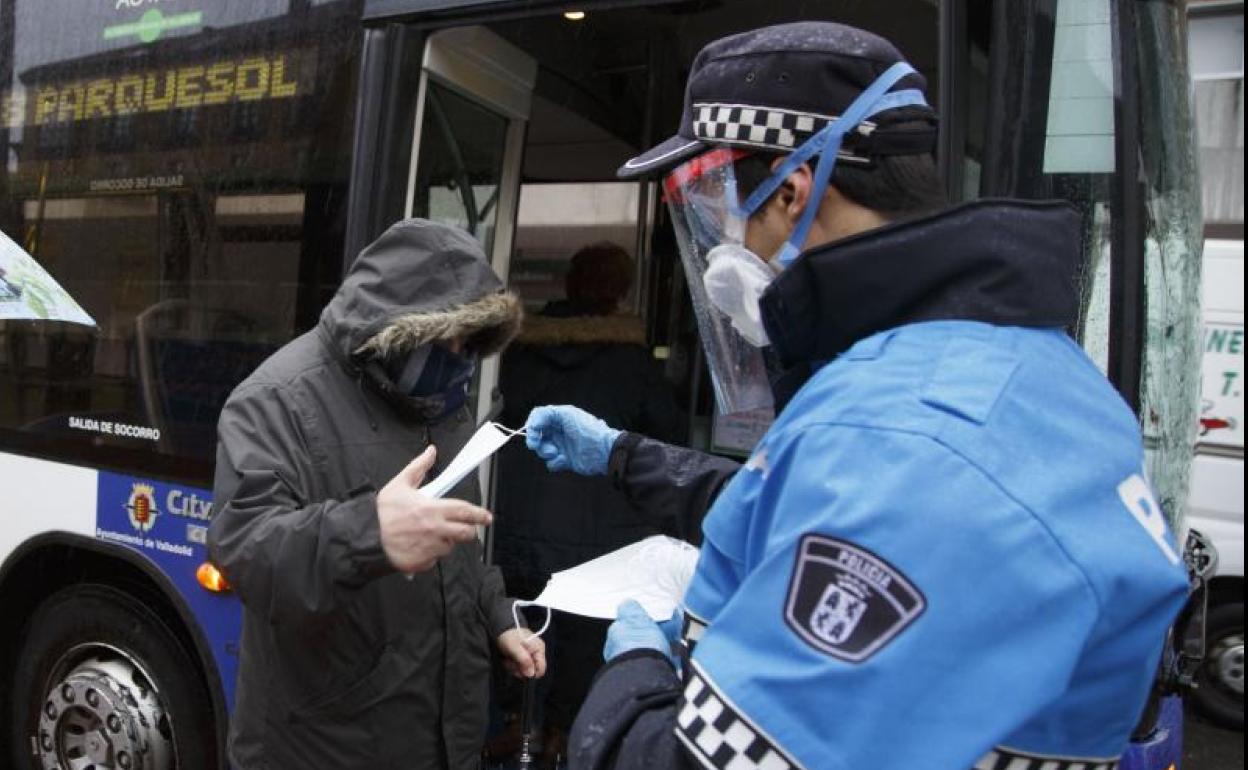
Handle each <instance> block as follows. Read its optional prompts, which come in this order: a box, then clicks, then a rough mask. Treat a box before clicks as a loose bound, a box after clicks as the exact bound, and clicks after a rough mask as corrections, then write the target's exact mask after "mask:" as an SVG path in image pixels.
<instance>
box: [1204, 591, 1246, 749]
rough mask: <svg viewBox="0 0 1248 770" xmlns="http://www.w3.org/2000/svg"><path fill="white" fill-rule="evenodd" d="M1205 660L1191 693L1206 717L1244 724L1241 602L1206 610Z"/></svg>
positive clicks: (1234, 723) (1239, 724)
mask: <svg viewBox="0 0 1248 770" xmlns="http://www.w3.org/2000/svg"><path fill="white" fill-rule="evenodd" d="M1205 639H1206V642H1205V662H1204V664H1203V665H1202V666H1201V669H1200V675H1199V679H1198V682H1197V684H1198V686H1197V688H1196V692H1195V693H1194V696H1193V697H1194V698H1195V700H1196V705H1197V706H1198V707H1199V708H1200V710H1201V711H1202V712H1204V713H1205V714H1206V715H1208V716H1209V717H1211V718H1213V719H1215V720H1217V721H1218V722H1220V723H1222V724H1224V725H1226V726H1228V727H1234V728H1238V729H1241V730H1242V729H1243V727H1244V605H1243V604H1241V603H1238V602H1237V603H1233V604H1223V605H1220V606H1218V607H1214V608H1212V609H1210V610H1209V616H1208V619H1207V620H1206V622H1205Z"/></svg>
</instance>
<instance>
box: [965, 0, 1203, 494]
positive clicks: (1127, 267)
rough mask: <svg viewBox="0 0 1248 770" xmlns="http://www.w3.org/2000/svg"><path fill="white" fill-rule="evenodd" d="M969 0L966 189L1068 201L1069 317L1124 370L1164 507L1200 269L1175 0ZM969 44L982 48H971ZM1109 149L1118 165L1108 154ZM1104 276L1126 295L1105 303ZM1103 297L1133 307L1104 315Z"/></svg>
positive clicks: (1099, 355) (1185, 440)
mask: <svg viewBox="0 0 1248 770" xmlns="http://www.w3.org/2000/svg"><path fill="white" fill-rule="evenodd" d="M969 7H970V9H971V15H970V18H969V19H968V29H969V30H970V36H969V38H970V45H971V47H972V57H971V63H972V66H971V70H972V78H974V71H975V67H974V62H975V61H977V60H979V59H984V58H986V60H987V62H988V64H987V82H988V88H987V94H988V103H987V109H986V110H985V114H984V120H983V121H982V123H981V122H978V121H973V122H971V123H969V125H968V132H967V154H968V155H973V153H974V152H976V151H978V148H980V147H982V148H983V149H982V153H983V154H982V167H981V168H980V169H978V170H979V171H980V173H979V174H978V176H979V178H980V193H981V194H983V195H1007V196H1015V197H1022V198H1065V199H1067V200H1070V201H1071V202H1072V203H1074V204H1075V205H1076V206H1077V207H1078V208H1079V209H1080V211H1081V212H1082V214H1083V252H1084V254H1083V256H1084V262H1083V267H1082V270H1081V273H1080V275H1079V276H1078V282H1079V288H1080V294H1081V305H1080V315H1079V319H1078V322H1077V324H1076V328H1075V329H1073V330H1072V331H1073V332H1074V333H1075V335H1076V337H1077V339H1078V340H1079V341H1080V343H1081V344H1082V345H1083V347H1084V348H1085V349H1086V350H1087V351H1088V353H1089V355H1090V356H1091V357H1092V359H1093V360H1094V361H1095V362H1096V363H1097V364H1098V365H1099V366H1100V367H1101V369H1102V371H1105V372H1106V373H1107V374H1111V375H1113V376H1114V377H1116V378H1118V379H1120V380H1130V381H1122V382H1119V383H1118V384H1119V385H1120V386H1122V387H1123V389H1124V394H1125V395H1127V397H1128V398H1136V397H1138V398H1139V401H1140V403H1142V404H1143V406H1142V408H1141V415H1142V421H1143V425H1144V429H1145V433H1146V435H1147V436H1148V438H1149V444H1150V446H1151V447H1152V448H1153V450H1154V451H1153V452H1152V454H1150V471H1152V472H1153V473H1154V477H1153V481H1154V483H1155V484H1156V485H1157V487H1158V489H1159V491H1160V493H1161V497H1162V498H1163V500H1165V501H1167V502H1166V503H1165V504H1166V509H1167V512H1168V514H1169V515H1170V516H1171V517H1172V518H1173V517H1174V516H1176V515H1177V510H1178V504H1177V501H1179V500H1181V499H1182V497H1183V490H1184V489H1185V488H1186V471H1185V468H1186V463H1185V462H1176V461H1175V458H1176V457H1177V456H1178V455H1176V454H1175V453H1176V452H1177V453H1182V452H1183V451H1184V449H1183V445H1184V444H1187V449H1186V451H1190V439H1191V435H1190V434H1191V430H1190V426H1191V425H1194V422H1193V420H1194V409H1195V389H1194V388H1195V382H1196V375H1195V374H1194V373H1193V371H1192V369H1191V366H1189V364H1191V363H1192V362H1191V361H1188V360H1186V359H1189V358H1191V357H1192V356H1194V355H1195V353H1196V350H1197V346H1196V345H1195V342H1194V337H1193V336H1192V335H1194V333H1195V330H1196V323H1197V308H1198V302H1197V295H1196V292H1197V290H1198V285H1197V284H1198V281H1197V277H1198V270H1199V248H1198V245H1199V244H1198V239H1199V216H1198V215H1197V213H1196V206H1197V205H1198V201H1197V197H1196V190H1195V188H1194V187H1193V183H1192V180H1193V179H1194V178H1195V176H1196V175H1195V173H1194V168H1193V164H1192V151H1191V147H1192V140H1191V121H1190V120H1189V119H1188V118H1187V116H1188V115H1189V114H1190V113H1189V109H1188V105H1187V103H1186V101H1185V97H1186V94H1187V93H1188V89H1187V88H1186V87H1185V85H1184V84H1183V83H1182V80H1181V79H1183V78H1186V76H1187V72H1186V63H1185V60H1184V52H1185V45H1184V44H1183V40H1182V37H1181V34H1180V33H1181V31H1182V29H1183V22H1182V18H1181V17H1180V16H1176V13H1177V11H1176V10H1175V9H1176V7H1177V4H1175V3H1170V2H1164V1H1163V0H1155V1H1150V2H1145V3H1138V4H1137V3H1112V2H1110V0H1017V1H1012V2H1002V1H1001V0H988V1H986V2H976V3H971V4H970V6H969ZM1123 41H1125V42H1126V44H1125V45H1124V44H1123ZM984 43H986V46H985V45H984ZM977 46H982V47H984V48H986V50H985V51H984V52H983V53H980V54H978V56H976V55H975V53H974V49H975V48H976V47H977ZM1176 78H1178V79H1180V80H1176ZM971 114H974V113H973V112H972V113H971ZM1152 115H1166V116H1169V117H1167V119H1166V120H1152V119H1150V117H1149V116H1152ZM981 137H982V138H981ZM1124 160H1125V163H1126V164H1128V165H1131V166H1132V168H1130V169H1123V168H1120V166H1121V165H1123V164H1124ZM1137 163H1138V164H1140V167H1139V168H1138V170H1137V169H1136V168H1135V167H1134V166H1135V164H1137ZM967 165H968V166H969V165H971V164H970V162H968V164H967ZM1128 172H1129V173H1128ZM1135 175H1138V176H1139V181H1140V182H1142V185H1140V186H1135V185H1134V181H1135V178H1134V177H1135ZM1133 270H1134V272H1132V271H1133ZM1114 281H1118V286H1117V287H1115V286H1114V285H1113V282H1114ZM1115 289H1117V290H1120V291H1122V292H1123V295H1122V296H1125V297H1126V298H1127V299H1125V300H1123V299H1121V298H1120V300H1119V301H1120V302H1122V303H1124V304H1122V305H1120V306H1119V305H1115V302H1114V300H1113V296H1114V295H1113V292H1114V291H1115ZM1136 296H1138V298H1139V299H1138V301H1134V302H1133V301H1132V300H1131V298H1132V297H1136ZM1115 307H1126V308H1128V310H1129V309H1131V308H1134V309H1135V311H1136V312H1137V313H1138V315H1134V316H1132V317H1130V318H1127V317H1125V315H1124V316H1120V317H1119V318H1118V320H1115V317H1114V313H1115ZM1119 312H1122V311H1119ZM1145 313H1146V315H1145ZM1132 340H1135V341H1136V342H1137V345H1136V346H1135V347H1133V346H1132ZM1180 359H1182V360H1180ZM1141 370H1142V373H1141ZM1196 371H1198V369H1197V370H1196ZM1137 379H1138V387H1137V383H1136V382H1135V380H1137ZM1185 421H1186V422H1185Z"/></svg>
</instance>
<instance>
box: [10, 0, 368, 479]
mask: <svg viewBox="0 0 1248 770" xmlns="http://www.w3.org/2000/svg"><path fill="white" fill-rule="evenodd" d="M4 5H5V6H6V7H7V8H8V10H9V14H10V15H11V17H12V23H13V24H14V32H15V34H14V35H10V36H7V37H5V38H3V41H4V42H3V43H0V158H3V163H0V229H2V230H3V232H4V233H5V234H6V235H8V236H9V238H10V239H12V241H13V242H14V243H16V244H17V245H19V246H20V247H21V248H22V249H23V250H24V251H25V252H26V253H27V254H29V255H30V257H32V258H33V260H34V261H35V263H37V264H38V265H39V266H40V268H41V269H42V270H44V271H46V272H47V274H48V275H50V276H51V277H52V278H53V279H54V280H55V282H56V283H57V284H58V285H59V286H61V287H63V288H64V290H65V291H66V292H68V294H69V295H71V296H72V297H73V299H74V300H75V301H76V302H77V303H78V304H79V305H81V306H82V308H83V309H84V311H85V312H86V313H87V314H88V315H90V316H91V318H93V319H94V320H95V321H96V325H95V326H93V327H92V326H85V325H82V324H72V323H66V322H62V321H48V320H41V319H38V318H30V317H27V318H22V317H13V316H12V315H10V316H9V317H5V318H4V319H3V320H0V335H2V336H3V339H4V344H2V345H0V405H2V406H0V435H2V436H3V441H4V443H5V444H6V445H11V446H21V447H24V448H26V449H28V450H29V451H33V452H36V453H42V454H56V455H58V456H61V457H67V458H74V457H78V458H83V459H84V460H86V461H88V462H107V463H108V464H110V465H113V466H125V467H133V468H139V467H142V468H143V469H144V470H145V472H148V473H153V472H159V469H160V468H165V469H166V472H167V473H169V474H170V475H175V476H181V477H188V476H191V477H202V478H206V477H207V475H208V468H209V461H210V459H211V457H212V453H213V445H214V442H215V425H216V417H217V412H218V411H219V408H220V405H221V404H222V403H223V401H224V399H225V397H226V396H227V395H228V393H229V392H230V390H231V389H232V388H233V387H234V385H235V384H237V383H238V382H239V381H240V380H241V379H242V378H243V377H245V376H246V375H247V374H248V373H249V372H250V371H251V370H252V369H253V368H254V367H255V366H256V364H258V363H259V362H260V361H261V360H262V359H263V358H264V357H265V356H267V355H268V354H269V353H270V352H272V351H273V350H274V349H276V347H277V346H279V345H280V344H281V343H283V342H284V341H286V340H288V339H290V338H291V337H292V336H294V335H295V334H296V333H298V332H300V331H302V330H304V329H307V328H308V327H309V326H311V325H312V324H313V323H314V322H315V319H316V315H317V312H318V310H319V308H320V307H321V305H322V304H323V303H324V301H325V300H326V299H327V296H328V294H329V293H331V292H332V290H333V288H334V286H335V285H336V283H337V281H338V278H339V276H340V271H341V264H342V259H341V254H340V248H341V243H342V226H343V222H344V219H345V202H346V184H347V177H348V171H349V169H348V163H347V159H348V150H349V146H350V139H351V132H352V116H353V111H352V109H351V103H352V99H353V89H354V83H355V75H354V71H355V58H356V50H357V48H358V36H359V31H358V24H357V23H356V19H357V18H358V16H359V14H360V12H361V3H360V2H359V0H337V1H334V2H318V3H308V2H287V1H286V0H247V1H245V2H244V1H243V0H229V1H225V2H214V3H207V4H205V3H200V2H192V1H191V0H170V1H169V2H165V3H162V4H161V6H160V8H159V13H156V12H147V11H151V9H150V8H146V6H143V7H132V6H136V5H137V4H132V3H130V4H128V3H116V4H115V3H111V2H109V3H88V4H82V3H77V2H73V0H15V1H14V2H7V3H5V4H4ZM71 6H72V10H71ZM67 15H72V17H73V19H74V22H73V23H72V24H66V23H65V18H66V16H67Z"/></svg>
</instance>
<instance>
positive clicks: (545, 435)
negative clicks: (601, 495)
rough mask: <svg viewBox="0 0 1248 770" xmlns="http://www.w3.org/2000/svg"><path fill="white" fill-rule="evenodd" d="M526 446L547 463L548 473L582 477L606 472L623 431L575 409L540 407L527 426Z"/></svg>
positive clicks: (531, 413) (527, 422)
mask: <svg viewBox="0 0 1248 770" xmlns="http://www.w3.org/2000/svg"><path fill="white" fill-rule="evenodd" d="M524 430H525V436H524V443H525V444H526V445H527V446H528V447H529V449H532V450H533V451H534V452H536V453H537V456H538V457H540V458H542V459H543V460H545V461H546V468H547V470H551V471H567V470H571V471H575V472H576V473H579V474H581V475H582V476H601V475H603V474H605V473H606V472H607V460H609V459H610V458H611V447H612V446H614V445H615V440H616V439H617V438H619V437H620V431H618V430H616V429H615V428H612V427H611V426H610V425H607V424H606V423H605V422H603V421H602V420H600V419H598V418H597V417H595V416H593V415H592V414H590V413H589V412H586V411H584V410H581V409H577V408H576V407H574V406H539V407H538V408H536V409H534V410H533V411H532V412H529V419H528V420H527V421H526V422H525V423H524Z"/></svg>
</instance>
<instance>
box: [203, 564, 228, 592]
mask: <svg viewBox="0 0 1248 770" xmlns="http://www.w3.org/2000/svg"><path fill="white" fill-rule="evenodd" d="M195 579H196V580H197V581H199V584H200V585H201V586H203V587H204V588H205V589H206V590H208V591H212V592H213V593H214V594H223V593H226V592H228V591H229V590H230V584H229V581H227V580H226V579H225V575H223V574H221V570H219V569H217V566H216V565H215V564H213V563H212V562H210V561H206V562H204V563H203V564H201V565H199V569H197V570H195Z"/></svg>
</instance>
